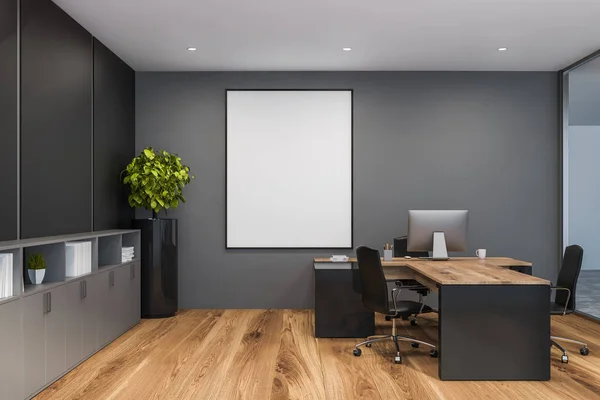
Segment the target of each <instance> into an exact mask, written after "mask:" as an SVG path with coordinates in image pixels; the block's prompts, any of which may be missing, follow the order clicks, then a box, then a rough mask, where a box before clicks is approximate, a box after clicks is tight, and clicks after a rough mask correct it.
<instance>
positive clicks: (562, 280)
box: [554, 244, 583, 310]
mask: <svg viewBox="0 0 600 400" xmlns="http://www.w3.org/2000/svg"><path fill="white" fill-rule="evenodd" d="M582 262H583V248H582V247H581V246H578V245H576V244H574V245H571V246H568V247H567V248H566V249H565V254H564V256H563V261H562V266H561V268H560V272H559V273H558V279H557V281H556V286H560V287H564V288H567V289H569V290H570V291H571V297H570V298H569V304H568V305H567V309H568V310H575V290H576V289H577V279H578V278H579V272H580V271H581V264H582ZM568 296H569V294H568V293H567V292H566V291H565V290H557V291H556V298H555V300H554V301H555V302H556V304H560V305H561V306H563V307H564V306H565V304H566V303H567V297H568Z"/></svg>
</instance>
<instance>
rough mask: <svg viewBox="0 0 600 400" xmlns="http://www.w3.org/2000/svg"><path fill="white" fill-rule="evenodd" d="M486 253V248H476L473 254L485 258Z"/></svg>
mask: <svg viewBox="0 0 600 400" xmlns="http://www.w3.org/2000/svg"><path fill="white" fill-rule="evenodd" d="M486 253H487V250H486V249H477V251H476V252H475V255H476V256H477V257H479V258H480V259H482V260H485V255H486Z"/></svg>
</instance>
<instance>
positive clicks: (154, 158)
mask: <svg viewBox="0 0 600 400" xmlns="http://www.w3.org/2000/svg"><path fill="white" fill-rule="evenodd" d="M122 178H123V183H124V184H125V185H128V186H129V198H128V200H129V205H130V206H131V207H133V208H145V209H146V210H148V211H151V212H152V218H146V219H135V220H133V227H134V228H135V229H139V230H140V231H141V274H140V276H141V280H142V287H143V288H148V290H144V291H142V307H141V311H142V317H143V318H161V317H171V316H173V315H175V314H176V313H177V308H178V307H177V306H178V303H177V292H178V287H177V281H178V277H177V275H178V274H177V241H178V239H177V220H176V219H174V218H159V213H161V211H163V210H164V211H165V212H166V211H167V210H169V209H174V208H177V206H179V205H180V204H181V203H185V199H184V197H183V188H184V186H185V185H187V184H188V183H190V181H191V180H192V179H193V178H194V176H193V175H192V174H191V173H190V167H188V166H186V165H184V164H183V163H182V162H181V157H179V156H178V155H177V154H172V153H168V152H166V151H164V150H161V151H154V149H153V148H152V147H148V148H145V149H144V150H143V151H142V152H141V153H140V155H138V156H137V157H135V158H134V159H133V160H132V161H131V163H129V165H127V167H126V168H125V170H124V171H123V173H122Z"/></svg>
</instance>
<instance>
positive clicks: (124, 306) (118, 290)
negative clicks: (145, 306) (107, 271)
mask: <svg viewBox="0 0 600 400" xmlns="http://www.w3.org/2000/svg"><path fill="white" fill-rule="evenodd" d="M130 281H131V270H130V268H129V265H124V266H122V267H119V268H117V269H116V270H115V300H116V301H117V304H118V306H117V307H118V309H119V312H118V314H117V320H116V326H115V333H114V335H115V337H117V336H119V335H121V334H122V333H124V332H126V331H127V330H128V329H129V328H130V327H131V323H130V315H131V306H130V304H131V300H130V297H129V292H130V286H131V285H130Z"/></svg>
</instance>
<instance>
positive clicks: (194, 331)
mask: <svg viewBox="0 0 600 400" xmlns="http://www.w3.org/2000/svg"><path fill="white" fill-rule="evenodd" d="M435 318H436V316H435V315H427V316H423V317H422V318H421V323H420V325H419V326H418V327H410V326H408V324H406V325H404V324H402V328H400V329H401V331H402V330H404V331H405V332H406V333H407V334H410V335H414V336H416V337H419V338H421V339H426V340H429V341H433V342H435V341H436V340H437V339H436V337H437V326H436V321H435ZM312 321H313V315H312V311H311V310H186V311H181V312H180V313H179V314H178V315H177V316H176V317H174V318H170V319H156V320H144V321H142V323H141V324H140V325H138V326H137V327H135V328H134V329H132V330H131V331H129V332H127V333H126V334H125V335H123V336H122V337H120V338H119V339H117V340H116V341H115V342H113V343H111V344H110V345H109V346H107V347H106V348H104V349H103V350H101V351H100V352H99V353H97V354H96V355H94V356H93V357H91V358H90V359H89V360H87V361H86V362H84V363H83V364H81V365H80V366H79V367H77V368H76V369H74V370H73V371H71V373H69V374H67V375H65V376H64V377H63V378H62V379H60V380H59V381H58V382H56V383H55V384H54V385H52V386H50V387H49V388H48V389H46V390H45V391H44V392H42V393H40V394H39V395H38V396H37V397H36V399H37V400H50V399H53V400H66V399H82V400H95V399H101V400H121V399H126V400H129V399H132V400H133V399H136V400H138V399H139V400H146V399H174V400H184V399H193V400H208V399H226V400H229V399H248V400H267V399H274V400H275V399H277V400H279V399H303V400H304V399H325V400H330V399H331V400H337V399H340V400H342V399H343V400H349V399H368V400H379V399H382V400H384V399H418V400H422V399H448V400H451V399H457V400H458V399H460V400H463V399H510V400H517V399H536V400H541V399H578V400H582V399H600V324H597V323H595V322H592V321H589V320H586V319H584V318H581V317H578V316H567V317H553V320H552V334H553V335H557V336H566V337H571V338H574V339H581V340H584V341H587V342H588V344H589V347H590V350H591V354H590V355H589V356H587V357H583V356H581V355H579V351H578V347H577V346H574V345H568V344H567V350H568V351H569V354H570V361H569V364H561V363H560V361H559V356H560V353H559V352H558V351H557V350H553V351H552V380H551V381H550V382H442V381H440V380H439V379H438V377H437V360H436V359H432V358H430V357H429V353H428V350H427V349H413V348H412V347H410V345H409V344H408V343H405V344H403V345H402V348H401V350H403V356H404V363H403V364H402V365H395V364H394V363H393V361H392V360H393V356H394V346H393V344H392V343H391V342H389V343H387V342H383V343H378V344H374V345H373V347H372V348H370V349H366V348H365V349H364V350H363V355H362V356H361V357H360V358H357V357H354V356H353V355H352V348H353V345H354V344H355V343H357V341H358V340H357V339H315V338H314V336H313V323H312ZM377 329H378V331H379V333H388V332H389V330H390V323H389V322H385V321H384V320H383V319H378V320H377Z"/></svg>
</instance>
